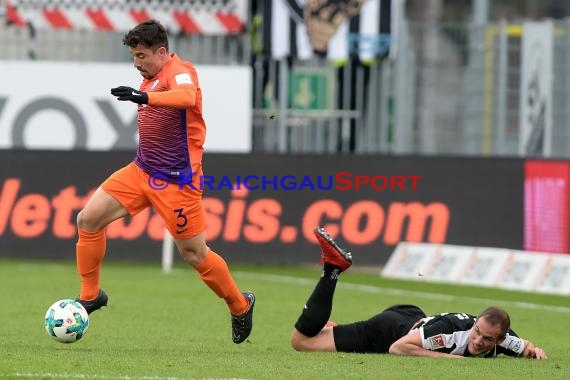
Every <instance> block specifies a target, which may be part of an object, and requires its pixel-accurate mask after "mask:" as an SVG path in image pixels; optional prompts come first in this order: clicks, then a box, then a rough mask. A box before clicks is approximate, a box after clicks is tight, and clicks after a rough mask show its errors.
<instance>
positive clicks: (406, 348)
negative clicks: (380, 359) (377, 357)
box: [390, 343, 463, 358]
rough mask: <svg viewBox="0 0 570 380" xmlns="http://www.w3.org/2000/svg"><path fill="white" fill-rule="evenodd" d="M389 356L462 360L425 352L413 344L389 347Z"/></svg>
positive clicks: (456, 356) (448, 355) (453, 356)
mask: <svg viewBox="0 0 570 380" xmlns="http://www.w3.org/2000/svg"><path fill="white" fill-rule="evenodd" d="M390 354H392V355H402V356H427V357H431V358H463V356H459V355H452V354H446V353H445V352H437V351H431V350H426V349H425V348H422V347H418V346H416V345H413V344H410V343H408V344H399V345H394V344H393V345H392V346H391V347H390Z"/></svg>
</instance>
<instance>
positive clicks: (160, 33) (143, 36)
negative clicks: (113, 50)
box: [123, 20, 168, 51]
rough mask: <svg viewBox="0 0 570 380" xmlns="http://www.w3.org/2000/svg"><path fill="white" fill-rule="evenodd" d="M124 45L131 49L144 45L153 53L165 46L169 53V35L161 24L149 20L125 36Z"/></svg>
mask: <svg viewBox="0 0 570 380" xmlns="http://www.w3.org/2000/svg"><path fill="white" fill-rule="evenodd" d="M123 45H125V46H128V47H131V48H135V47H137V46H138V45H142V46H144V47H145V48H148V49H152V50H153V51H156V49H158V48H160V47H162V46H164V47H165V48H166V51H168V35H167V33H166V29H164V26H162V24H161V23H160V22H158V21H156V20H148V21H145V22H142V23H140V24H138V25H137V26H135V27H134V28H133V29H131V30H130V31H129V32H128V33H127V34H125V36H124V37H123Z"/></svg>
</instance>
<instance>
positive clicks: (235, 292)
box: [195, 250, 248, 315]
mask: <svg viewBox="0 0 570 380" xmlns="http://www.w3.org/2000/svg"><path fill="white" fill-rule="evenodd" d="M195 269H196V271H198V273H199V274H200V278H201V279H202V281H204V282H205V283H206V285H208V287H209V288H210V289H212V290H213V291H214V293H216V294H217V295H218V297H220V298H223V299H224V300H225V301H226V303H227V304H228V307H229V308H230V312H231V313H232V314H233V315H242V314H243V313H245V312H246V310H247V307H248V303H247V300H246V299H245V297H244V296H243V294H241V292H240V290H239V289H238V287H237V285H236V283H235V281H234V279H233V277H232V275H231V274H230V270H229V268H228V265H227V264H226V262H225V261H224V259H223V258H222V257H221V256H220V255H218V254H217V253H216V252H214V251H212V250H209V251H208V254H207V255H206V258H205V259H204V260H202V262H201V263H200V264H198V265H197V266H196V267H195Z"/></svg>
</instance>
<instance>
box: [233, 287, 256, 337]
mask: <svg viewBox="0 0 570 380" xmlns="http://www.w3.org/2000/svg"><path fill="white" fill-rule="evenodd" d="M242 294H243V295H244V296H245V298H247V302H248V303H249V306H248V308H247V310H246V312H245V313H243V314H242V315H233V314H232V341H233V342H234V343H235V344H240V343H242V342H243V341H244V340H246V339H247V337H248V336H249V334H250V333H251V328H252V327H253V306H254V305H255V296H254V295H253V293H252V292H243V293H242Z"/></svg>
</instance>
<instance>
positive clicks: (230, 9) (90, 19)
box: [6, 0, 248, 35]
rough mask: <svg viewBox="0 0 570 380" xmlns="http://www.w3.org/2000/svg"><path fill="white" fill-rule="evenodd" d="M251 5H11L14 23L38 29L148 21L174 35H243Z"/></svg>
mask: <svg viewBox="0 0 570 380" xmlns="http://www.w3.org/2000/svg"><path fill="white" fill-rule="evenodd" d="M247 3H248V0H225V1H224V0H210V1H196V0H177V1H176V0H175V1H156V0H141V1H133V0H86V1H81V0H60V1H53V0H52V1H49V0H8V1H7V4H6V17H7V20H8V22H9V23H11V24H13V25H17V26H26V25H27V24H28V23H31V24H32V25H33V26H34V27H35V28H39V29H69V30H75V29H80V30H103V31H123V30H124V31H126V30H129V29H131V28H133V27H134V26H135V25H137V24H138V23H141V22H143V21H146V20H149V19H156V20H158V21H160V22H161V23H162V24H163V25H164V26H165V27H166V28H167V29H168V30H169V32H173V33H185V34H214V35H224V34H239V33H242V32H243V31H244V29H245V20H246V18H247V9H248V4H247Z"/></svg>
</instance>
